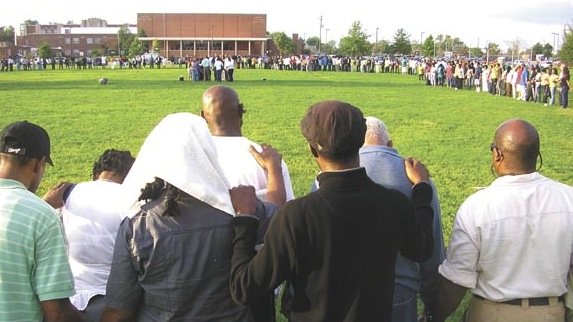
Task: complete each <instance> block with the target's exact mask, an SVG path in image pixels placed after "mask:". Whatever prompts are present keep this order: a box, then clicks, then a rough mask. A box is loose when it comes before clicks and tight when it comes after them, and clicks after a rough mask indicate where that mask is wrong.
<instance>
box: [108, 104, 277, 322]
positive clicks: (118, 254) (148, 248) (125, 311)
mask: <svg viewBox="0 0 573 322" xmlns="http://www.w3.org/2000/svg"><path fill="white" fill-rule="evenodd" d="M253 155H254V157H255V158H256V159H257V160H258V161H259V162H260V163H261V166H262V167H264V168H265V169H266V170H267V172H268V174H269V181H270V183H271V198H270V199H269V197H268V196H267V200H268V201H270V203H262V202H260V203H259V204H258V207H257V212H256V213H255V214H254V216H256V217H257V218H258V219H259V220H260V222H261V224H262V225H261V226H262V229H260V230H259V237H262V234H263V233H264V230H265V229H266V226H267V225H268V221H269V219H270V216H271V214H273V213H274V211H275V210H276V208H277V206H276V205H275V204H278V203H280V200H283V199H284V194H285V192H284V183H283V182H282V173H281V166H280V165H281V156H280V154H278V152H277V151H275V150H274V149H272V148H271V147H270V146H264V148H263V151H262V152H261V153H258V152H256V151H254V150H253ZM229 188H230V187H229V184H228V183H227V180H226V179H225V177H224V176H223V175H222V171H221V169H220V166H219V164H218V162H217V155H216V151H215V148H214V147H213V143H212V139H211V136H210V134H209V131H208V129H207V126H206V123H205V121H204V120H203V119H202V118H201V117H199V116H196V115H193V114H190V113H177V114H172V115H169V116H167V117H165V118H164V119H163V120H162V121H161V122H160V123H159V124H158V125H157V126H156V127H155V128H154V129H153V131H152V132H151V133H150V134H149V136H148V137H147V139H146V140H145V142H144V144H143V146H142V147H141V150H140V152H139V155H138V156H137V159H136V161H135V163H134V165H133V167H132V168H131V171H130V172H129V174H128V176H127V177H126V179H125V181H124V183H123V189H124V191H125V196H126V197H125V198H126V204H136V205H137V206H138V207H136V208H137V209H138V211H137V213H136V214H135V215H134V216H128V217H127V218H126V219H125V220H124V221H123V222H122V224H121V226H120V229H119V233H118V235H117V239H116V243H115V249H114V258H113V262H112V267H111V272H110V276H109V280H108V285H107V296H106V309H105V310H104V313H103V316H102V321H106V322H109V321H123V320H131V319H132V320H137V321H198V320H201V321H204V320H209V321H252V320H253V315H252V313H251V311H250V309H249V308H247V307H245V306H241V305H238V304H235V303H234V302H233V301H232V299H231V296H230V293H229V289H228V285H229V284H228V283H229V273H230V258H231V242H232V237H233V229H232V227H231V219H232V218H233V216H234V215H235V211H234V208H233V203H232V202H231V198H230V196H229ZM243 189H248V188H246V187H243ZM250 189H252V188H250ZM273 196H274V197H273ZM275 198H276V199H275ZM275 200H276V202H275ZM234 201H236V200H234ZM238 201H239V202H240V200H238ZM137 202H138V203H137Z"/></svg>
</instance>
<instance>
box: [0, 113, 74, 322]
mask: <svg viewBox="0 0 573 322" xmlns="http://www.w3.org/2000/svg"><path fill="white" fill-rule="evenodd" d="M46 164H52V160H51V158H50V139H49V136H48V134H47V132H46V131H45V130H44V129H42V128H41V127H39V126H37V125H34V124H32V123H29V122H27V121H24V122H15V123H12V124H9V125H8V126H6V127H5V128H4V129H3V130H2V131H1V132H0V214H1V216H0V321H47V322H51V321H81V317H80V316H79V314H78V312H77V311H76V310H75V309H74V308H73V306H72V305H71V304H70V302H69V300H68V297H69V296H71V295H73V294H74V282H73V278H72V275H71V272H70V267H69V264H68V260H67V248H66V244H65V240H64V237H63V229H62V226H61V223H60V221H59V218H58V216H57V214H56V213H55V211H54V209H53V208H52V207H50V206H49V205H48V204H47V203H46V202H44V201H42V200H41V199H40V198H38V197H37V196H36V195H35V194H34V192H35V191H36V190H37V188H38V185H39V184H40V180H41V179H42V176H43V174H44V170H45V167H46Z"/></svg>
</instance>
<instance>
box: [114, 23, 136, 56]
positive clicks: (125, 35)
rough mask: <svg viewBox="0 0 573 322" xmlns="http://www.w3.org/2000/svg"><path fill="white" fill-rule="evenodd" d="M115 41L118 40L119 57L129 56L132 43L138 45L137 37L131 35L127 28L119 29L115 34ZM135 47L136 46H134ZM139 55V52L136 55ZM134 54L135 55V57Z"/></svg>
mask: <svg viewBox="0 0 573 322" xmlns="http://www.w3.org/2000/svg"><path fill="white" fill-rule="evenodd" d="M117 39H118V42H119V43H118V47H119V55H129V54H131V47H132V46H133V43H134V42H137V43H139V40H138V39H137V36H136V35H134V34H132V33H131V31H130V30H129V28H127V26H122V27H121V28H119V31H118V32H117ZM136 46H137V44H136ZM139 47H141V46H139ZM139 49H141V48H139ZM137 54H139V52H138V53H137ZM137 54H135V55H137Z"/></svg>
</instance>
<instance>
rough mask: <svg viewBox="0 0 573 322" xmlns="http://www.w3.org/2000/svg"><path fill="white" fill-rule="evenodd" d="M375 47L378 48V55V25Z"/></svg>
mask: <svg viewBox="0 0 573 322" xmlns="http://www.w3.org/2000/svg"><path fill="white" fill-rule="evenodd" d="M374 48H375V49H376V55H378V27H376V43H375V45H374Z"/></svg>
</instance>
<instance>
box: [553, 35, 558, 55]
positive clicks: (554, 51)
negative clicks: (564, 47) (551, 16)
mask: <svg viewBox="0 0 573 322" xmlns="http://www.w3.org/2000/svg"><path fill="white" fill-rule="evenodd" d="M551 34H552V35H553V55H556V54H557V46H555V36H557V39H559V34H558V33H556V32H552V33H551ZM557 42H559V40H558V41H557Z"/></svg>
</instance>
